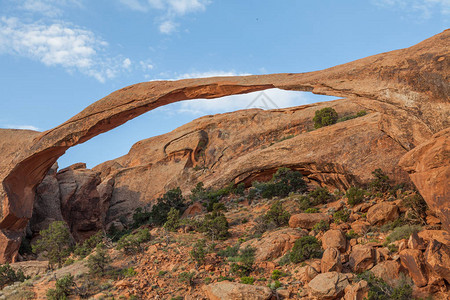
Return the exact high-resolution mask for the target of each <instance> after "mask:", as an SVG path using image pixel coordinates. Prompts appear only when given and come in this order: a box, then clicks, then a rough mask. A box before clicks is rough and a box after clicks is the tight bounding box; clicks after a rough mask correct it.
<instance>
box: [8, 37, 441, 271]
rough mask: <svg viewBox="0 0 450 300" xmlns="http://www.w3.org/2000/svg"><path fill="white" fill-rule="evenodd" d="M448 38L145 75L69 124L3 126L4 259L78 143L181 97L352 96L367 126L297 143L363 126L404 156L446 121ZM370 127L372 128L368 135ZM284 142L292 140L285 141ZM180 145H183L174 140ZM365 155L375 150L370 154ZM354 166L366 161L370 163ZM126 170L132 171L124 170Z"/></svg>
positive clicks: (266, 154) (307, 141) (246, 169)
mask: <svg viewBox="0 0 450 300" xmlns="http://www.w3.org/2000/svg"><path fill="white" fill-rule="evenodd" d="M449 41H450V30H446V31H444V32H443V33H441V34H439V35H436V36H434V37H432V38H430V39H428V40H425V41H424V42H422V43H420V44H418V45H416V46H413V47H410V48H407V49H402V50H397V51H392V52H389V53H383V54H379V55H375V56H371V57H368V58H365V59H361V60H357V61H354V62H352V63H348V64H344V65H340V66H336V67H333V68H330V69H326V70H323V71H318V72H311V73H300V74H273V75H260V76H242V77H221V78H207V79H187V80H179V81H154V82H144V83H140V84H135V85H132V86H129V87H126V88H123V89H121V90H118V91H116V92H114V93H112V94H110V95H109V96H107V97H105V98H103V99H101V100H99V101H97V102H96V103H94V104H92V105H91V106H89V107H87V108H86V109H85V110H83V111H82V112H81V113H79V114H78V115H76V116H74V117H73V118H71V119H70V120H68V121H67V122H65V123H64V124H62V125H60V126H58V127H56V128H54V129H51V130H49V131H46V132H43V133H42V134H39V135H37V134H36V133H34V132H29V131H27V132H18V131H8V130H2V131H0V141H1V142H0V145H1V146H0V147H1V149H4V154H3V153H2V155H3V157H2V159H1V161H0V166H1V168H0V181H1V182H2V188H1V189H0V196H1V199H0V202H1V209H0V263H1V262H4V261H9V260H14V257H15V255H16V253H17V249H18V245H19V242H20V235H21V233H22V231H23V228H24V227H25V226H26V224H27V222H28V220H29V219H30V218H31V214H32V208H33V201H34V198H35V189H36V187H37V185H38V184H39V183H40V182H41V181H42V180H43V178H44V176H45V174H46V173H47V171H48V170H49V169H50V168H51V166H52V165H53V164H54V163H55V162H56V160H57V159H58V157H60V156H61V155H63V154H64V153H65V151H66V150H67V149H68V148H70V147H72V146H74V145H77V144H80V143H83V142H85V141H87V140H89V139H90V138H92V137H94V136H96V135H98V134H101V133H103V132H106V131H108V130H110V129H112V128H115V127H117V126H119V125H121V124H123V123H125V122H126V121H128V120H130V119H132V118H135V117H137V116H139V115H141V114H143V113H145V112H147V111H149V110H151V109H154V108H156V107H159V106H162V105H166V104H169V103H173V102H176V101H181V100H188V99H197V98H207V99H211V98H217V97H222V96H226V95H234V94H242V93H248V92H252V91H259V90H263V89H268V88H280V89H286V90H299V91H311V92H313V93H317V94H326V95H333V96H341V97H346V98H348V99H349V100H348V102H355V103H356V104H357V105H359V106H363V107H365V108H366V109H368V110H370V111H373V112H376V113H374V114H371V115H369V116H367V122H369V123H370V125H368V124H365V126H364V127H362V128H361V125H362V124H364V122H362V120H357V119H355V122H351V123H348V124H345V125H342V124H340V125H338V126H332V127H330V128H325V129H320V130H317V131H314V132H312V133H311V134H310V135H305V136H302V137H299V138H298V139H299V140H298V143H299V144H303V145H304V148H305V149H307V148H309V147H310V146H311V145H315V144H316V143H317V139H320V138H322V141H321V142H322V144H326V145H327V148H330V147H333V146H337V145H338V143H339V147H341V146H342V145H344V144H343V142H346V141H347V142H350V140H351V139H350V138H349V137H350V135H347V134H345V135H344V139H343V140H340V141H339V140H332V142H333V143H334V144H333V143H332V144H331V145H330V144H328V141H329V137H330V136H340V134H342V133H343V132H347V130H353V133H354V134H357V133H358V132H359V134H364V133H366V134H368V135H369V137H366V138H365V139H361V141H363V142H364V141H366V140H367V139H368V138H369V139H371V140H373V139H372V136H371V135H372V134H374V135H375V136H376V138H375V139H374V140H375V141H379V143H380V145H379V146H380V148H383V147H386V146H387V147H391V146H392V148H393V149H392V151H394V152H395V151H398V153H400V152H401V151H400V150H401V149H399V148H398V147H400V148H402V149H403V151H408V150H411V149H413V148H414V147H415V146H417V145H419V144H421V143H423V142H425V141H426V140H427V139H428V138H430V137H431V135H432V134H434V133H436V132H438V131H440V130H443V129H445V128H447V127H448V126H449V122H450V120H449V118H448V111H449V105H450V104H449V102H448V95H449V94H450V92H449V88H450V87H449V84H448V82H449V72H448V70H449V69H450V68H449V64H450V59H449V51H450V50H449V49H450V47H449V46H450V45H449V44H450V42H449ZM358 122H361V123H360V124H358ZM347 126H348V128H347ZM358 128H359V130H358ZM362 129H363V130H362ZM370 130H372V131H371V132H370V133H369V131H370ZM345 137H346V138H347V139H345ZM383 143H384V145H383ZM286 144H289V143H288V141H286ZM395 145H396V146H395ZM168 146H170V145H168ZM396 147H397V148H396ZM177 148H180V145H177V146H176V147H175V149H177ZM293 148H294V147H291V148H287V149H286V148H284V146H283V144H281V143H280V144H279V145H278V146H277V147H275V148H272V149H270V148H267V149H263V150H261V151H260V152H259V153H255V154H254V156H250V157H248V159H251V158H255V159H256V157H258V159H259V161H262V162H264V161H269V163H266V164H264V165H262V166H261V167H259V168H257V169H256V170H254V166H255V164H254V163H253V164H252V162H251V161H240V162H239V163H242V167H241V168H240V169H239V172H238V173H236V171H235V170H233V169H232V168H231V166H230V168H229V169H227V171H226V172H225V173H224V174H222V175H223V176H221V177H220V178H218V179H211V180H210V183H211V184H220V183H223V182H229V181H230V180H233V179H234V180H235V181H245V180H249V179H251V178H254V177H255V176H258V174H259V175H261V174H263V173H264V172H267V170H269V171H270V170H272V171H273V169H274V168H276V167H278V166H277V165H275V162H274V161H273V160H272V161H271V160H270V159H269V158H270V156H271V155H273V152H272V151H273V150H279V151H280V152H278V154H279V155H280V156H286V157H289V156H291V157H295V155H296V154H297V153H295V152H291V151H292V150H293ZM285 149H286V150H285ZM321 149H323V147H321ZM194 150H195V149H194ZM390 150H391V149H390ZM192 153H194V154H195V153H196V152H195V151H194V152H192ZM173 154H174V155H173V156H168V157H167V158H168V159H176V157H178V156H179V155H180V154H182V153H178V152H173ZM359 154H360V155H361V154H363V153H359ZM177 155H178V156H177ZM342 155H346V154H345V153H342ZM367 155H368V153H367V154H366V156H364V157H367ZM360 157H361V156H360ZM390 159H391V162H392V163H394V165H393V166H395V165H396V164H397V162H398V159H397V158H394V157H393V156H390ZM292 161H295V162H296V164H294V166H296V165H298V160H295V159H293V158H291V162H292ZM354 163H355V164H359V165H364V163H365V161H356V162H354ZM289 165H291V164H288V166H289ZM305 166H306V167H305ZM393 166H392V167H391V171H393V169H394V167H393ZM300 168H303V169H306V170H304V171H308V170H312V171H315V173H316V174H317V176H318V177H319V178H318V180H319V181H322V180H327V174H329V173H330V172H331V173H332V174H331V177H332V178H338V179H339V181H342V180H343V179H346V176H343V173H344V174H345V173H347V172H346V170H345V168H344V167H343V166H342V165H338V164H337V165H327V164H324V165H322V164H316V163H313V164H308V163H306V164H301V166H300ZM125 172H126V170H124V171H123V173H125ZM333 173H334V174H333ZM116 179H117V178H116ZM347 184H348V182H347ZM444 205H445V203H444Z"/></svg>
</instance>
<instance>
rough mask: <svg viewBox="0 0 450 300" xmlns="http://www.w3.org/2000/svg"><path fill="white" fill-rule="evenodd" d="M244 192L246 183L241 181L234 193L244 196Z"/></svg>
mask: <svg viewBox="0 0 450 300" xmlns="http://www.w3.org/2000/svg"><path fill="white" fill-rule="evenodd" d="M244 192H245V184H244V183H243V182H241V183H239V184H238V185H237V186H236V188H235V190H234V191H233V194H235V195H241V196H243V195H244Z"/></svg>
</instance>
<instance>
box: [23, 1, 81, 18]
mask: <svg viewBox="0 0 450 300" xmlns="http://www.w3.org/2000/svg"><path fill="white" fill-rule="evenodd" d="M14 3H15V5H17V7H18V8H19V9H22V10H26V11H30V12H35V13H41V14H43V15H45V16H48V17H57V16H60V15H62V14H63V9H64V8H66V7H74V6H76V7H82V3H81V1H80V0H14Z"/></svg>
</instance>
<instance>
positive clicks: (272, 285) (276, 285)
mask: <svg viewBox="0 0 450 300" xmlns="http://www.w3.org/2000/svg"><path fill="white" fill-rule="evenodd" d="M280 287H281V282H280V281H278V280H275V281H273V282H271V283H270V284H269V288H270V289H272V290H276V289H278V288H280Z"/></svg>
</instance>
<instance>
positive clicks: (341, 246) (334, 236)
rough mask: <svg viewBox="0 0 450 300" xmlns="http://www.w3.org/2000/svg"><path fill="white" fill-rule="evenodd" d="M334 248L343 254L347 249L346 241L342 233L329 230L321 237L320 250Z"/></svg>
mask: <svg viewBox="0 0 450 300" xmlns="http://www.w3.org/2000/svg"><path fill="white" fill-rule="evenodd" d="M330 247H331V248H336V249H338V250H339V251H341V252H345V249H346V247H347V239H346V238H345V235H344V233H343V232H342V231H341V230H338V229H331V230H328V231H327V232H325V233H324V235H323V236H322V248H323V249H328V248H330Z"/></svg>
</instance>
